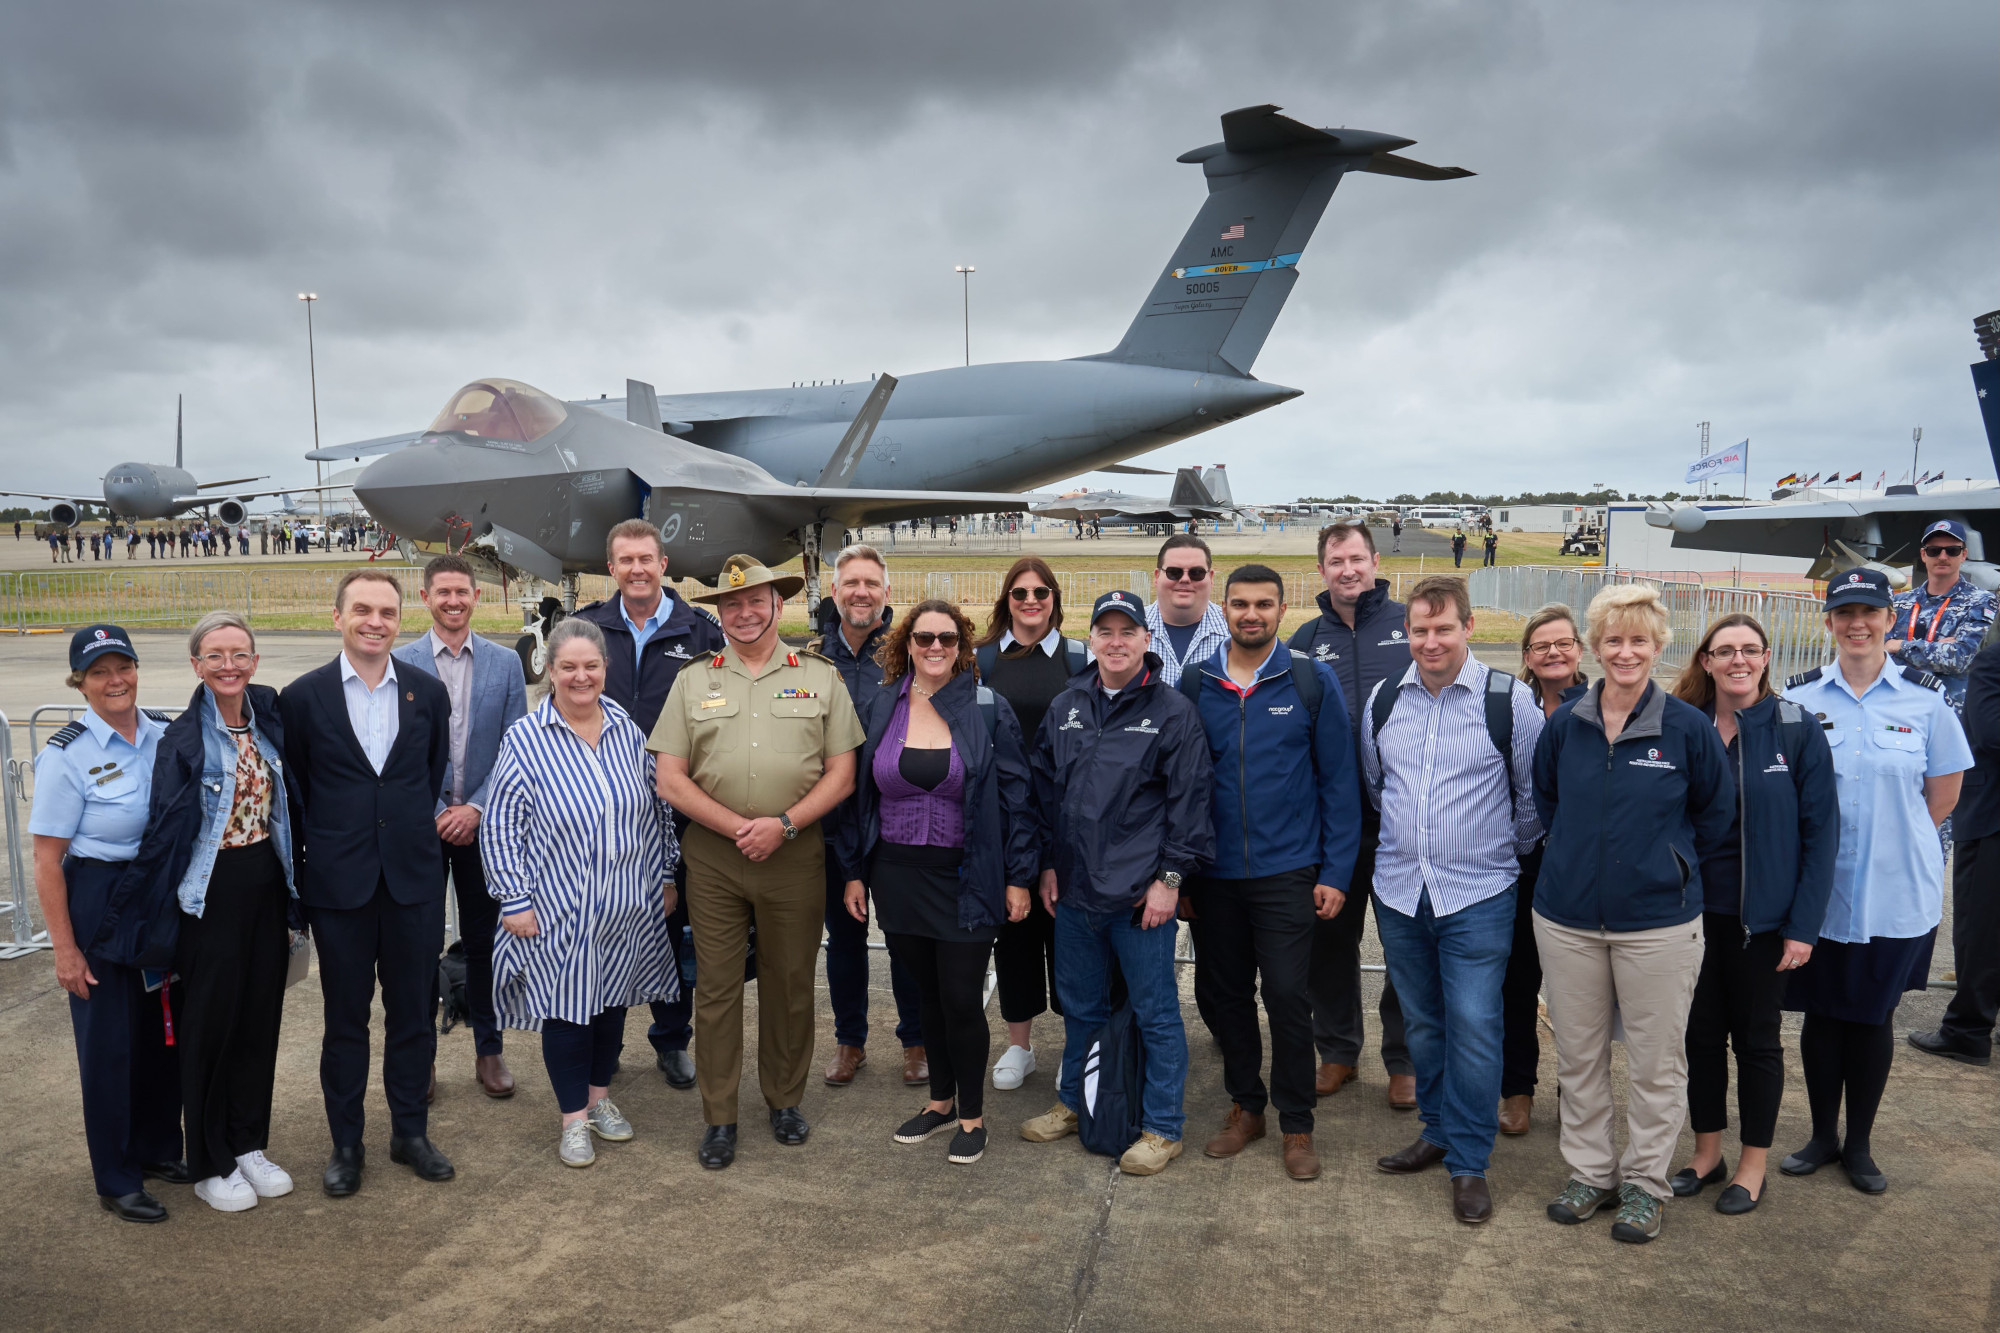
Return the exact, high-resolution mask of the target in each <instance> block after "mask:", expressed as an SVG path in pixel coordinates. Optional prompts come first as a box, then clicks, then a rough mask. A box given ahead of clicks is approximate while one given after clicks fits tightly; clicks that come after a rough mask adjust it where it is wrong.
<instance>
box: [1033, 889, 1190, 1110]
mask: <svg viewBox="0 0 2000 1333" xmlns="http://www.w3.org/2000/svg"><path fill="white" fill-rule="evenodd" d="M1055 955H1056V995H1057V996H1058V998H1060V999H1061V1000H1062V1009H1063V1060H1062V1074H1061V1075H1060V1076H1059V1077H1058V1078H1057V1080H1056V1096H1057V1098H1058V1099H1060V1100H1061V1102H1062V1104H1063V1105H1064V1106H1067V1107H1068V1108H1069V1109H1070V1110H1072V1111H1074V1110H1075V1109H1076V1108H1077V1107H1078V1106H1080V1105H1082V1095H1081V1092H1080V1090H1079V1086H1078V1085H1079V1084H1080V1083H1081V1082H1082V1079H1083V1054H1084V1050H1085V1048H1086V1047H1088V1046H1089V1045H1090V1039H1091V1037H1092V1036H1093V1035H1094V1034H1095V1033H1096V1032H1097V1030H1098V1029H1099V1028H1101V1027H1103V1026H1104V1023H1105V1020H1106V1019H1108V1018H1110V1017H1111V978H1110V969H1111V960H1112V959H1113V958H1116V959H1117V960H1118V968H1119V971H1120V972H1121V973H1123V974H1124V977H1125V985H1126V987H1127V989H1128V991H1129V993H1130V995H1131V999H1132V1012H1133V1013H1134V1015H1136V1016H1137V1018H1138V1020H1139V1040H1140V1044H1141V1046H1142V1047H1143V1048H1144V1050H1145V1054H1146V1059H1145V1067H1146V1092H1145V1098H1144V1102H1145V1105H1144V1106H1143V1108H1142V1116H1141V1121H1140V1123H1141V1125H1142V1126H1143V1127H1144V1128H1145V1129H1148V1130H1150V1131H1151V1132H1153V1133H1155V1134H1158V1135H1159V1136H1160V1137H1161V1138H1163V1139H1174V1140H1178V1139H1179V1138H1180V1137H1181V1126H1182V1125H1183V1124H1184V1123H1185V1121H1186V1117H1185V1116H1184V1115H1182V1113H1181V1093H1182V1090H1183V1089H1184V1088H1185V1087H1186V1085H1187V1065H1188V1053H1187V1029H1186V1028H1184V1027H1182V1026H1181V992H1180V986H1179V985H1178V984H1177V982H1176V981H1175V979H1174V923H1173V922H1171V921H1169V922H1167V923H1166V924H1165V925H1163V926H1155V927H1153V929H1151V930H1141V929H1140V928H1139V927H1138V926H1135V925H1133V924H1132V909H1130V908H1126V909H1123V910H1120V911H1116V912H1109V913H1103V914H1100V913H1096V912H1088V911H1085V910H1084V909H1082V908H1080V907H1071V906H1070V905H1069V904H1067V903H1065V902H1063V901H1062V900H1061V899H1057V900H1056V941H1055Z"/></svg>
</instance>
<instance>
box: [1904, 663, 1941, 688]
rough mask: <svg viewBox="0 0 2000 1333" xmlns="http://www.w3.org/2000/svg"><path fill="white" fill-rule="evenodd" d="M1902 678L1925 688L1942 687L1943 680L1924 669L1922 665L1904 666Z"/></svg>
mask: <svg viewBox="0 0 2000 1333" xmlns="http://www.w3.org/2000/svg"><path fill="white" fill-rule="evenodd" d="M1903 679H1904V680H1907V681H1909V682H1911V683H1912V684H1916V685H1921V686H1923V687H1924V688H1925V689H1927V690H1942V689H1944V682H1943V681H1941V680H1939V679H1938V678H1937V677H1936V676H1933V675H1932V674H1931V673H1930V672H1928V671H1926V670H1924V669H1923V668H1922V667H1904V668H1903Z"/></svg>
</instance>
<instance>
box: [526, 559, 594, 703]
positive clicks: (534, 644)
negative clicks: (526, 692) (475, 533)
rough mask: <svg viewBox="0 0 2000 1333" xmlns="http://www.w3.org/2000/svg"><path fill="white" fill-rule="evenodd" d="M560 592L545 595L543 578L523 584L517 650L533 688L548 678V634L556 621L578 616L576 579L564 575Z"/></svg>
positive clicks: (553, 629)
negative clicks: (558, 594) (556, 595)
mask: <svg viewBox="0 0 2000 1333" xmlns="http://www.w3.org/2000/svg"><path fill="white" fill-rule="evenodd" d="M561 589H562V596H560V597H551V596H546V595H544V594H543V592H542V581H541V580H540V579H528V580H526V581H525V582H524V583H523V584H522V585H521V637H520V638H518V639H516V640H515V641H514V651H515V652H516V653H518V654H519V655H520V658H521V672H522V674H523V675H525V676H526V677H527V678H528V683H529V684H530V685H539V684H541V683H542V681H543V680H544V679H546V678H547V676H548V673H549V635H550V634H551V633H553V632H554V631H555V627H556V622H557V621H558V620H561V619H562V618H563V617H564V616H568V615H574V614H575V613H576V598H577V591H578V587H577V576H576V575H574V574H565V575H563V579H562V585H561Z"/></svg>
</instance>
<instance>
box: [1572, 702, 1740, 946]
mask: <svg viewBox="0 0 2000 1333" xmlns="http://www.w3.org/2000/svg"><path fill="white" fill-rule="evenodd" d="M1603 693H1604V682H1603V681H1597V682H1594V683H1593V684H1592V685H1591V687H1590V689H1589V690H1588V691H1587V692H1586V693H1585V694H1583V695H1582V696H1581V697H1579V698H1576V699H1572V700H1571V701H1570V702H1568V703H1566V704H1564V705H1563V706H1562V707H1560V708H1558V709H1556V711H1555V714H1554V716H1552V717H1551V718H1549V724H1548V726H1546V727H1544V728H1543V729H1542V739H1541V740H1540V741H1539V742H1537V743H1536V745H1535V810H1536V813H1538V814H1539V815H1540V816H1541V819H1542V827H1544V828H1546V829H1547V830H1548V831H1549V837H1548V842H1547V844H1546V845H1545V847H1544V849H1543V852H1542V871H1541V875H1540V877H1539V878H1538V879H1537V881H1536V883H1535V910H1536V911H1537V912H1539V913H1541V914H1542V915H1543V916H1545V917H1547V918H1548V919H1549V920H1551V921H1553V922H1555V923H1556V924H1557V925H1559V926H1568V927H1570V928H1572V929H1575V930H1653V929H1656V928H1658V927H1661V926H1678V925H1683V924H1685V923H1686V922H1689V921H1692V920H1694V919H1695V918H1696V917H1698V916H1700V915H1701V902H1702V899H1701V862H1702V858H1703V857H1705V856H1708V855H1710V854H1711V853H1712V852H1713V851H1715V850H1716V849H1717V848H1718V847H1720V846H1722V844H1723V840H1724V839H1725V838H1727V837H1728V836H1729V824H1730V816H1731V814H1732V811H1733V807H1734V805H1735V802H1736V784H1735V783H1734V782H1733V781H1732V780H1731V779H1730V776H1729V758H1728V754H1727V752H1726V751H1725V750H1724V749H1723V746H1722V738H1721V737H1719V736H1717V735H1716V734H1715V724H1714V723H1712V722H1710V721H1709V720H1708V718H1707V716H1706V715H1705V714H1703V713H1702V711H1701V710H1700V709H1699V708H1696V707H1695V706H1694V705H1692V704H1689V703H1685V702H1683V701H1681V700H1679V699H1676V698H1674V697H1673V696H1671V695H1669V694H1668V693H1667V692H1666V691H1665V690H1663V689H1661V688H1660V687H1659V686H1657V685H1650V684H1649V685H1647V686H1646V692H1645V693H1644V694H1643V695H1641V696H1640V698H1639V706H1638V707H1637V708H1635V709H1634V710H1633V711H1632V716H1631V717H1630V718H1628V719H1627V720H1626V723H1625V729H1624V730H1623V731H1621V732H1619V733H1618V739H1617V740H1616V741H1615V742H1611V743H1607V742H1606V740H1605V736H1604V719H1603V715H1602V713H1601V712H1600V711H1599V700H1600V699H1601V698H1602V697H1603ZM1750 873H1751V869H1750V867H1749V866H1748V865H1746V866H1745V867H1744V874H1745V875H1746V876H1748V875H1749V874H1750Z"/></svg>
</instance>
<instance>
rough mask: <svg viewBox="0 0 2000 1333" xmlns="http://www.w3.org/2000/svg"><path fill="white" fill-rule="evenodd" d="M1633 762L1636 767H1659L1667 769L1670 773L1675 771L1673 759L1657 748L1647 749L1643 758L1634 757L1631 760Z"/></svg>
mask: <svg viewBox="0 0 2000 1333" xmlns="http://www.w3.org/2000/svg"><path fill="white" fill-rule="evenodd" d="M1631 764H1632V767H1634V768H1659V769H1665V770H1666V771H1667V772H1669V773H1671V772H1673V771H1674V764H1673V760H1671V759H1668V758H1667V757H1666V756H1665V755H1664V754H1661V753H1660V751H1659V750H1657V749H1651V750H1648V751H1646V755H1645V757H1644V758H1643V759H1634V760H1632V761H1631Z"/></svg>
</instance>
